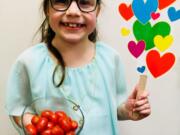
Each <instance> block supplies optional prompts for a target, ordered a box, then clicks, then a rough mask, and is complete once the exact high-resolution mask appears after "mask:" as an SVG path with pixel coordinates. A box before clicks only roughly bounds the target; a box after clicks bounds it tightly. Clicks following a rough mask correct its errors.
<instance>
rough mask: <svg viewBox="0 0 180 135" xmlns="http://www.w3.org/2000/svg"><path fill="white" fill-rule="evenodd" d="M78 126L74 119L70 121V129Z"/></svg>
mask: <svg viewBox="0 0 180 135" xmlns="http://www.w3.org/2000/svg"><path fill="white" fill-rule="evenodd" d="M77 128H78V123H77V122H76V121H75V120H72V121H71V129H72V130H76V129H77Z"/></svg>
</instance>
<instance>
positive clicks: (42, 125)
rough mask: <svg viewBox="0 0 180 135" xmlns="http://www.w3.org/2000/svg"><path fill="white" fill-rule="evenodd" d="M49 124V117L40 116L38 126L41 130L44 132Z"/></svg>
mask: <svg viewBox="0 0 180 135" xmlns="http://www.w3.org/2000/svg"><path fill="white" fill-rule="evenodd" d="M47 124H48V119H47V118H44V117H40V119H39V121H38V123H37V125H36V128H37V130H38V131H39V132H42V131H43V130H45V129H46V128H47Z"/></svg>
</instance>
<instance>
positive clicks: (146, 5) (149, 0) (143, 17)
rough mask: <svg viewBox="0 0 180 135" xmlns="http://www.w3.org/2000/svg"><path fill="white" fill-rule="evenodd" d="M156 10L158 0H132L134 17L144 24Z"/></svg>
mask: <svg viewBox="0 0 180 135" xmlns="http://www.w3.org/2000/svg"><path fill="white" fill-rule="evenodd" d="M157 8H158V0H146V2H144V0H133V2H132V9H133V12H134V15H135V16H136V17H137V19H138V20H139V21H140V22H141V23H142V24H146V23H147V22H148V21H149V20H150V19H151V13H152V12H155V11H156V10H157Z"/></svg>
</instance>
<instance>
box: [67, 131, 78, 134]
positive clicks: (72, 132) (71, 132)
mask: <svg viewBox="0 0 180 135" xmlns="http://www.w3.org/2000/svg"><path fill="white" fill-rule="evenodd" d="M66 135H76V133H75V132H74V131H70V132H68V133H66Z"/></svg>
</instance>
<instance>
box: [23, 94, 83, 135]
mask: <svg viewBox="0 0 180 135" xmlns="http://www.w3.org/2000/svg"><path fill="white" fill-rule="evenodd" d="M44 110H51V111H53V112H55V111H63V112H65V113H66V114H67V115H68V116H69V117H70V118H71V119H72V120H75V121H76V122H77V123H78V127H77V129H76V130H75V133H76V135H78V134H79V133H80V132H81V130H82V128H83V126H84V115H83V112H82V110H81V108H80V106H79V105H78V104H76V103H75V102H74V101H72V100H71V99H67V98H65V97H60V98H55V97H48V98H38V99H36V100H34V101H33V102H32V103H31V104H29V105H27V106H26V107H25V108H24V110H23V113H22V115H21V122H22V129H23V132H24V134H25V135H29V134H28V133H27V131H26V128H25V125H24V124H23V120H24V116H25V114H27V113H30V114H33V115H40V114H41V113H42V112H43V111H44Z"/></svg>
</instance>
